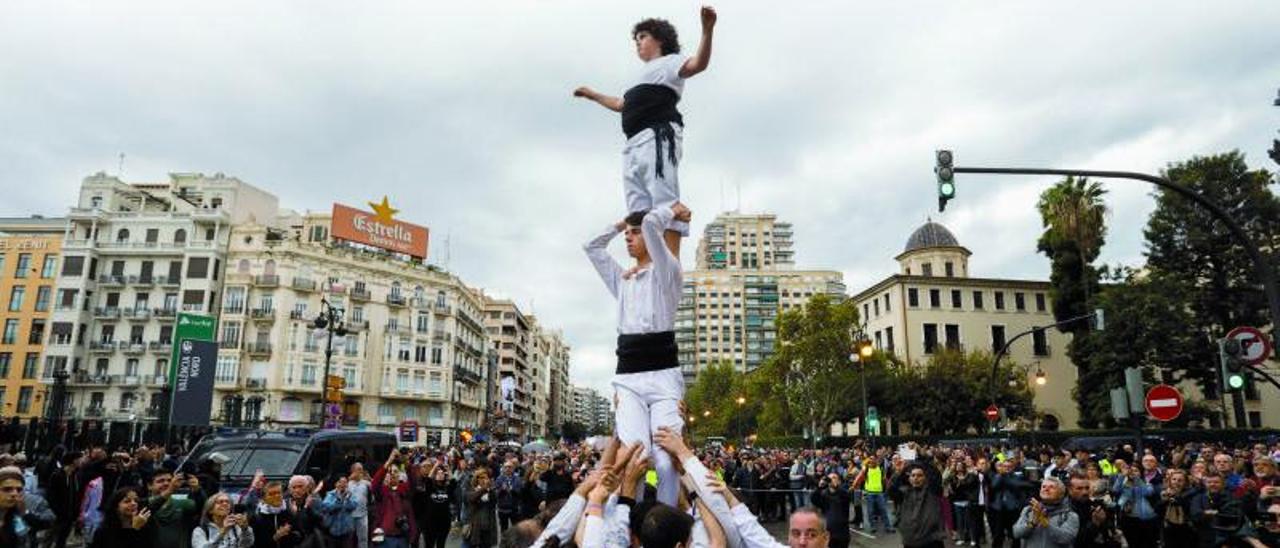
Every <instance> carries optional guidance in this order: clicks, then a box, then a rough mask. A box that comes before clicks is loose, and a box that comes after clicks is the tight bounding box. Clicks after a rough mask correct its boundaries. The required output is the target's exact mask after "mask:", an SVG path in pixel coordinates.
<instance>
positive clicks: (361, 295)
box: [351, 288, 373, 302]
mask: <svg viewBox="0 0 1280 548" xmlns="http://www.w3.org/2000/svg"><path fill="white" fill-rule="evenodd" d="M351 300H353V301H365V302H368V301H371V300H373V294H371V293H369V290H368V289H359V288H352V289H351Z"/></svg>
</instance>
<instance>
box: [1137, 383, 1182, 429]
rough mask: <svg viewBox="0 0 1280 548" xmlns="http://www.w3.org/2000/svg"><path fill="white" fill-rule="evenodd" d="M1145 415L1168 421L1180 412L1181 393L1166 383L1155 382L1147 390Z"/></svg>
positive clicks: (1176, 416)
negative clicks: (1155, 383)
mask: <svg viewBox="0 0 1280 548" xmlns="http://www.w3.org/2000/svg"><path fill="white" fill-rule="evenodd" d="M1146 408H1147V415H1149V416H1151V418H1153V419H1155V420H1158V421H1161V422H1168V421H1171V420H1173V419H1176V418H1178V415H1181V414H1182V394H1181V393H1179V392H1178V389H1177V388H1174V387H1172V386H1169V385H1167V384H1157V385H1155V386H1152V387H1151V390H1148V391H1147V398H1146Z"/></svg>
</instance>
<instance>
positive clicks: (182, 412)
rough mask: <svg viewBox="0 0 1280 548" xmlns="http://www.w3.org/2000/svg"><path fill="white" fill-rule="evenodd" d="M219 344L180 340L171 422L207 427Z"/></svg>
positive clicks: (175, 370)
mask: <svg viewBox="0 0 1280 548" xmlns="http://www.w3.org/2000/svg"><path fill="white" fill-rule="evenodd" d="M217 362H218V344H217V343H215V342H213V341H198V340H194V339H187V340H184V341H182V342H180V343H178V362H177V367H175V368H174V372H175V379H174V384H173V407H172V410H173V411H172V412H171V413H170V414H169V417H170V418H169V423H170V424H189V425H196V426H206V425H208V424H209V414H210V412H211V410H212V406H213V377H214V373H215V370H216V368H217V365H216V364H217Z"/></svg>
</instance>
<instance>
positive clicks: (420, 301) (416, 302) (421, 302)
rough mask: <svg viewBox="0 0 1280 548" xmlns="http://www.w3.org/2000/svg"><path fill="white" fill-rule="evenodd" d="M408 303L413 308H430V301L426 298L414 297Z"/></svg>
mask: <svg viewBox="0 0 1280 548" xmlns="http://www.w3.org/2000/svg"><path fill="white" fill-rule="evenodd" d="M409 302H410V304H412V305H413V307H414V308H431V301H430V300H428V299H427V298H426V297H414V298H413V299H411V300H410V301H409Z"/></svg>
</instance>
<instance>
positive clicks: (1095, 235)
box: [1036, 177, 1107, 331]
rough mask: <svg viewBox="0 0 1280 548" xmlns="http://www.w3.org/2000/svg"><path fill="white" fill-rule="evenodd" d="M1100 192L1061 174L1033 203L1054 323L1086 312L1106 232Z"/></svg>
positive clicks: (1085, 181)
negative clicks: (1049, 270) (1049, 266)
mask: <svg viewBox="0 0 1280 548" xmlns="http://www.w3.org/2000/svg"><path fill="white" fill-rule="evenodd" d="M1106 193H1107V191H1106V190H1105V189H1103V188H1102V185H1100V184H1098V183H1097V182H1091V181H1089V179H1088V178H1087V177H1081V178H1079V179H1077V178H1075V177H1067V178H1066V179H1064V180H1062V181H1059V182H1058V183H1057V184H1055V185H1053V186H1052V187H1050V188H1049V189H1047V190H1045V191H1044V193H1042V194H1041V195H1040V202H1039V203H1037V204H1036V207H1037V209H1039V210H1040V219H1041V220H1042V221H1043V223H1044V227H1045V230H1044V234H1042V235H1041V236H1040V241H1039V243H1038V246H1037V247H1038V249H1039V250H1040V252H1042V253H1044V254H1045V255H1046V256H1048V257H1049V259H1050V260H1051V261H1052V262H1053V275H1052V281H1053V285H1054V293H1055V295H1054V301H1055V303H1054V312H1055V317H1057V319H1058V320H1059V321H1061V320H1063V319H1066V318H1069V317H1073V316H1077V315H1080V314H1081V313H1082V312H1083V311H1085V310H1088V303H1089V300H1090V299H1091V297H1092V293H1093V291H1092V289H1093V286H1094V284H1096V283H1097V281H1096V279H1095V274H1094V272H1095V271H1094V269H1093V266H1092V264H1093V261H1094V260H1096V259H1097V258H1098V255H1099V254H1100V253H1101V252H1102V245H1103V243H1104V242H1105V241H1106V236H1107V225H1106V216H1107V206H1106V204H1104V203H1103V202H1102V196H1103V195H1104V194H1106ZM1081 293H1083V295H1081ZM1081 327H1083V326H1081ZM1077 329H1078V328H1077ZM1077 329H1071V331H1077Z"/></svg>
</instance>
